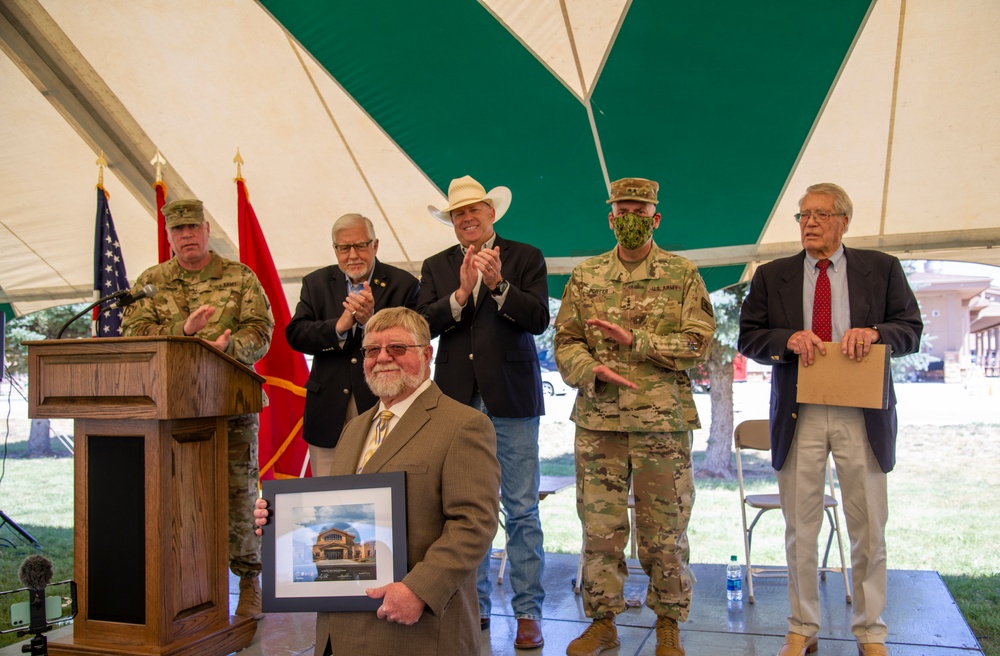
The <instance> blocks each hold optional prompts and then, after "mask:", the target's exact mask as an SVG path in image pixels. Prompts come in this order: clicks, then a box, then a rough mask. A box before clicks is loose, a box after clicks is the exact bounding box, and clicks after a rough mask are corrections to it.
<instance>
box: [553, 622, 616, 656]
mask: <svg viewBox="0 0 1000 656" xmlns="http://www.w3.org/2000/svg"><path fill="white" fill-rule="evenodd" d="M620 644H621V641H620V640H619V639H618V628H617V627H616V626H615V619H614V618H613V617H608V618H606V619H603V620H594V621H593V622H592V623H591V624H590V626H588V627H587V630H586V631H584V632H583V633H581V634H580V637H579V638H577V639H576V640H574V641H573V642H571V643H569V646H568V647H566V656H597V655H598V654H600V653H601V652H602V651H604V650H606V649H611V648H612V647H617V646H618V645H620Z"/></svg>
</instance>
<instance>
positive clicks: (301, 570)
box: [261, 472, 407, 613]
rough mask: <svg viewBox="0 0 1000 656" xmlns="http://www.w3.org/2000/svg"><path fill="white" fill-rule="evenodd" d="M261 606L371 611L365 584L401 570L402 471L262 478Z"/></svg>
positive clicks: (383, 581) (394, 577) (376, 602)
mask: <svg viewBox="0 0 1000 656" xmlns="http://www.w3.org/2000/svg"><path fill="white" fill-rule="evenodd" d="M262 491H263V497H264V499H266V500H267V507H268V509H269V510H270V511H271V515H270V521H269V522H268V524H267V525H266V526H265V527H264V536H263V544H262V556H263V563H262V565H263V567H262V577H261V592H262V595H263V597H262V606H261V607H262V610H263V611H264V612H268V613H290V612H316V611H334V612H337V611H374V610H377V609H378V607H379V606H380V605H381V604H382V600H381V599H370V598H369V597H368V596H367V595H366V594H365V590H366V589H368V588H377V587H381V586H383V585H388V584H389V583H393V582H398V581H401V580H403V576H404V575H405V574H406V571H407V569H406V474H405V473H404V472H386V473H379V474H356V475H351V476H324V477H319V478H294V479H282V480H270V481H263V482H262Z"/></svg>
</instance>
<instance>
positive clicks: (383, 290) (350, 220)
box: [285, 214, 420, 475]
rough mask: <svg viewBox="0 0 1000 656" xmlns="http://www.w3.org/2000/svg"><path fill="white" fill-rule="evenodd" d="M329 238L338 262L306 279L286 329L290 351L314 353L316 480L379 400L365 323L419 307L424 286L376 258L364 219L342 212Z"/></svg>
mask: <svg viewBox="0 0 1000 656" xmlns="http://www.w3.org/2000/svg"><path fill="white" fill-rule="evenodd" d="M332 236H333V249H334V252H335V253H336V255H337V264H336V265H332V266H328V267H323V268H322V269H318V270H316V271H313V272H312V273H310V274H309V275H307V276H306V277H305V278H303V279H302V292H301V294H300V297H299V304H298V307H296V308H295V316H294V317H292V320H291V321H290V322H289V323H288V326H287V327H286V329H285V337H286V338H287V339H288V345H289V346H291V347H292V348H293V349H295V350H296V351H301V352H302V353H308V354H310V355H312V356H313V361H312V368H311V370H310V372H309V380H308V381H307V382H306V409H305V416H304V417H303V425H302V437H303V439H305V441H306V443H307V444H308V445H309V461H310V463H311V465H312V471H313V475H319V474H318V472H325V471H328V470H329V468H330V467H329V465H330V462H331V460H332V458H333V450H334V447H336V446H337V440H338V439H339V437H340V432H341V429H343V427H344V424H345V423H347V421H348V420H350V419H352V418H354V417H356V416H358V414H359V413H361V412H364V411H365V410H367V409H368V408H371V407H372V406H374V405H375V404H376V403H377V402H378V397H376V396H375V395H374V394H372V392H371V390H369V389H368V385H367V384H365V378H364V366H363V363H364V359H363V358H362V357H361V350H360V349H361V338H362V336H363V335H362V332H363V331H362V329H363V328H364V325H365V323H366V322H367V321H368V319H370V318H371V316H372V315H373V314H374V313H375V312H377V311H378V310H381V309H382V308H387V307H398V306H404V307H407V308H410V309H411V310H412V309H414V308H415V307H416V303H417V290H418V289H419V287H420V285H419V283H418V282H417V279H416V278H414V277H413V276H412V275H411V274H409V273H407V272H406V271H403V270H402V269H398V268H396V267H394V266H390V265H388V264H385V263H383V262H380V261H378V260H377V259H376V257H375V255H376V253H378V239H377V238H376V237H375V227H374V226H373V225H372V222H371V221H370V220H369V219H368V218H367V217H364V216H362V215H360V214H345V215H343V216H342V217H340V218H339V219H337V220H336V221H335V222H334V224H333V230H332Z"/></svg>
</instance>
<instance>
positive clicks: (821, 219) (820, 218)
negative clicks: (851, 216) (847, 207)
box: [795, 212, 847, 223]
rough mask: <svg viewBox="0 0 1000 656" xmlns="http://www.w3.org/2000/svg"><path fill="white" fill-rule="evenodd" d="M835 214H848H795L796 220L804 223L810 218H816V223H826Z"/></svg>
mask: <svg viewBox="0 0 1000 656" xmlns="http://www.w3.org/2000/svg"><path fill="white" fill-rule="evenodd" d="M835 216H847V214H846V213H845V212H833V213H830V212H799V213H797V214H796V215H795V222H796V223H802V222H803V221H809V219H816V223H826V222H827V221H829V220H830V219H831V218H833V217H835Z"/></svg>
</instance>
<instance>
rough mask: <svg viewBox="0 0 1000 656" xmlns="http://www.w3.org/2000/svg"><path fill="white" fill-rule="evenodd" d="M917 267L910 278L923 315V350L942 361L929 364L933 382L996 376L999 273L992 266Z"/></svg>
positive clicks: (929, 263) (949, 264) (935, 264)
mask: <svg viewBox="0 0 1000 656" xmlns="http://www.w3.org/2000/svg"><path fill="white" fill-rule="evenodd" d="M917 265H918V270H917V271H915V272H913V273H910V274H909V275H908V278H909V280H910V284H911V285H912V286H913V290H914V293H915V294H916V297H917V300H918V301H919V303H920V309H921V312H922V313H923V319H924V335H925V342H926V350H927V352H928V353H929V354H930V355H932V356H934V357H936V358H940V361H933V362H932V364H931V367H930V370H929V372H928V373H929V375H930V377H931V379H934V378H943V379H944V381H945V382H948V383H959V382H962V381H964V380H965V379H966V377H967V376H968V375H969V374H972V373H975V372H979V375H984V376H989V377H996V376H998V375H1000V370H998V363H997V346H998V339H1000V278H997V277H995V276H996V275H997V274H998V273H1000V272H997V270H996V269H995V268H992V267H990V268H987V267H980V271H974V272H964V271H962V272H959V271H960V270H959V269H958V268H957V267H956V266H955V263H952V262H934V261H927V262H923V263H917ZM919 269H922V270H919ZM945 271H949V273H945ZM991 273H992V274H993V275H990V274H991Z"/></svg>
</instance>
